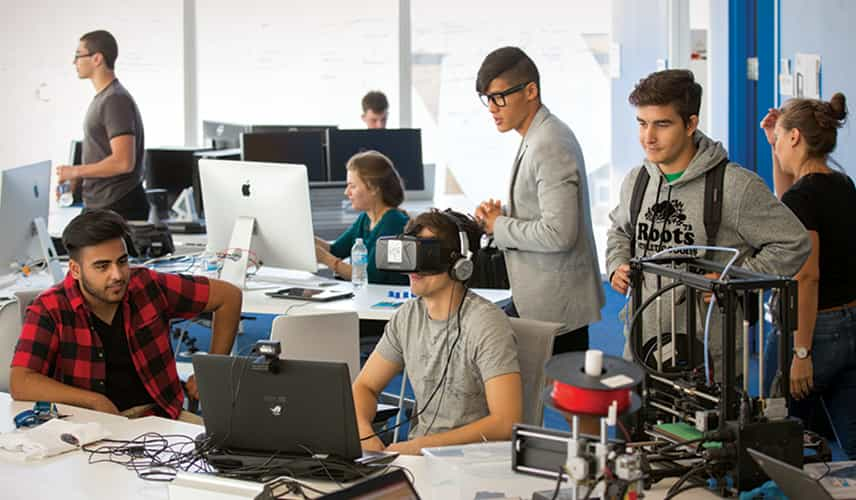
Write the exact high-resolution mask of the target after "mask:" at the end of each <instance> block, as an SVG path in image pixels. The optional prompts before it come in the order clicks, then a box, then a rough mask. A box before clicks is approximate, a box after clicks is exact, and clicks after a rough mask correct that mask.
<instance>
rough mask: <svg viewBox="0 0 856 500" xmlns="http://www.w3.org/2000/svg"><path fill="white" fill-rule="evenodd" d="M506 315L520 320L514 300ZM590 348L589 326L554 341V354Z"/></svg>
mask: <svg viewBox="0 0 856 500" xmlns="http://www.w3.org/2000/svg"><path fill="white" fill-rule="evenodd" d="M502 310H503V311H505V314H506V315H507V316H508V317H510V318H519V317H520V314H519V313H518V312H517V306H515V305H514V299H513V298H512V300H510V301H509V302H508V304H506V305H505V307H503V308H502ZM588 347H589V334H588V325H586V326H582V327H580V328H577V329H576V330H572V331H570V332H568V333H566V334H564V335H559V336H558V337H556V339H555V340H554V341H553V354H554V355H556V354H562V353H565V352H573V351H585V350H587V349H588Z"/></svg>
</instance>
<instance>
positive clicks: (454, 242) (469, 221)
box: [404, 208, 484, 258]
mask: <svg viewBox="0 0 856 500" xmlns="http://www.w3.org/2000/svg"><path fill="white" fill-rule="evenodd" d="M453 218H454V219H453ZM455 220H457V221H458V224H455ZM458 225H460V227H461V228H462V229H463V230H464V232H465V233H467V240H468V243H469V246H470V251H471V252H472V253H473V258H475V255H476V254H477V253H478V250H479V247H480V246H481V237H482V234H484V231H483V230H482V228H481V226H480V225H479V223H478V222H476V220H475V219H474V218H472V216H469V215H464V214H462V213H460V212H455V211H453V210H448V209H447V210H443V211H440V210H437V209H436V208H432V209H431V210H429V211H427V212H422V213H421V214H419V215H417V216H416V217H415V218H413V219H410V221H409V222H408V223H407V227H405V229H404V232H405V233H406V234H412V235H416V234H417V233H419V231H421V230H422V229H424V228H428V229H430V230H431V232H433V233H434V234H435V235H436V236H437V239H438V240H440V241H441V242H442V244H443V246H444V247H446V248H455V249H459V248H461V240H460V239H459V238H458Z"/></svg>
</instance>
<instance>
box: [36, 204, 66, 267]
mask: <svg viewBox="0 0 856 500" xmlns="http://www.w3.org/2000/svg"><path fill="white" fill-rule="evenodd" d="M33 224H34V225H35V226H36V236H37V237H38V239H39V246H40V247H41V249H42V257H43V258H44V259H45V269H46V270H47V272H48V273H49V274H50V276H51V279H53V282H54V283H60V282H62V281H63V280H64V279H65V273H64V272H63V271H62V265H60V263H59V256H57V254H56V247H54V244H53V241H52V240H51V235H50V233H48V225H47V223H46V222H45V219H44V218H43V217H36V218H35V219H33Z"/></svg>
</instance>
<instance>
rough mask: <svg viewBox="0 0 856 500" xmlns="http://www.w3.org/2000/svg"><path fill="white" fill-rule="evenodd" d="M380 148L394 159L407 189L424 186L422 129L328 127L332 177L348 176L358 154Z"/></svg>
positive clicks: (344, 178) (379, 149)
mask: <svg viewBox="0 0 856 500" xmlns="http://www.w3.org/2000/svg"><path fill="white" fill-rule="evenodd" d="M371 149H373V150H375V151H380V152H381V153H383V154H385V155H386V156H388V157H389V159H390V160H392V163H393V165H395V169H396V170H398V173H399V174H400V175H401V178H402V180H403V181H404V188H405V189H406V190H415V191H419V190H422V189H424V188H425V173H424V170H423V167H422V133H421V130H420V129H359V130H345V129H331V130H330V131H328V138H327V150H328V152H329V161H328V165H329V166H330V180H331V181H333V182H341V181H344V180H346V171H345V166H346V164H347V163H348V160H349V159H350V158H351V157H352V156H353V155H355V154H357V153H359V152H361V151H367V150H371Z"/></svg>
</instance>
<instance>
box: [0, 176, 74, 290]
mask: <svg viewBox="0 0 856 500" xmlns="http://www.w3.org/2000/svg"><path fill="white" fill-rule="evenodd" d="M50 179H51V162H50V161H42V162H39V163H34V164H32V165H26V166H22V167H16V168H10V169H6V170H3V172H2V175H0V228H3V238H2V239H0V275H6V274H8V273H9V272H10V271H12V270H13V269H14V268H15V267H16V266H15V264H25V263H32V261H34V260H39V259H45V260H46V261H47V263H48V267H49V271H50V272H51V274H52V275H53V278H54V281H60V280H61V279H62V277H63V273H62V269H61V268H60V265H59V262H58V261H57V260H56V258H57V254H56V250H55V249H54V247H53V243H52V242H51V239H50V235H49V234H48V232H47V221H48V212H49V204H50V197H51V196H52V193H51V190H50Z"/></svg>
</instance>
